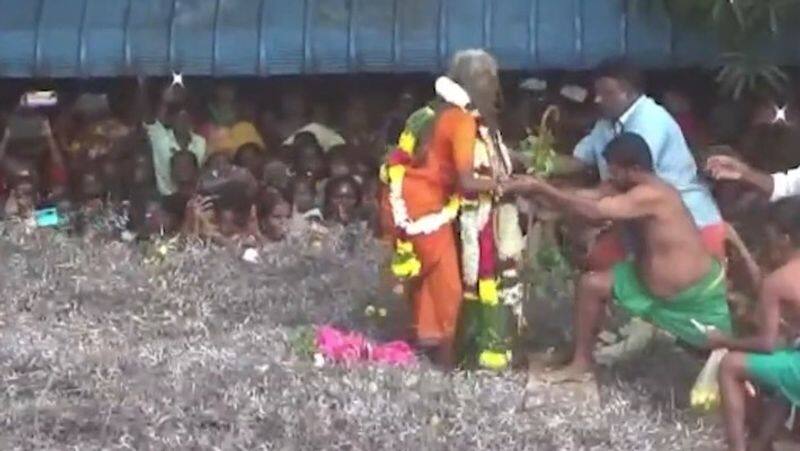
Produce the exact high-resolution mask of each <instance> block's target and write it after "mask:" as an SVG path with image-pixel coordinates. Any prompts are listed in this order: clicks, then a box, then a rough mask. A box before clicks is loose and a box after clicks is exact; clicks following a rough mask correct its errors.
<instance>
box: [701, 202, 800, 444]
mask: <svg viewBox="0 0 800 451" xmlns="http://www.w3.org/2000/svg"><path fill="white" fill-rule="evenodd" d="M771 213H772V214H771V216H772V218H771V219H772V221H770V222H771V225H770V227H769V229H768V232H769V233H767V236H768V241H769V253H770V257H771V258H770V259H771V260H774V263H775V266H779V268H778V269H777V270H775V271H774V272H772V273H771V274H770V275H768V276H767V277H766V278H765V279H764V281H763V283H762V285H761V289H760V293H759V299H758V306H757V309H758V317H759V318H760V324H759V328H758V332H757V333H756V334H755V335H753V336H751V337H744V338H731V337H729V336H727V335H725V334H723V333H719V332H716V331H715V332H710V333H709V337H708V338H709V342H710V344H711V346H712V347H718V348H727V349H729V350H730V352H729V353H728V354H726V355H725V357H724V358H723V360H722V363H721V364H720V372H719V383H720V390H721V392H722V406H723V417H724V420H725V429H726V433H727V434H726V435H727V438H728V446H729V449H731V450H736V451H739V450H745V449H753V450H762V449H770V443H771V442H772V438H773V436H774V434H775V432H776V429H777V426H780V425H781V423H782V421H783V420H784V419H785V418H786V415H787V414H788V410H789V409H788V408H789V406H790V405H791V404H793V405H797V404H800V350H798V349H797V348H796V347H780V346H779V345H778V340H779V334H780V329H781V323H782V318H781V311H782V309H783V308H784V307H785V308H786V309H787V310H788V311H790V312H791V316H796V315H800V278H798V275H800V250H798V247H800V198H787V199H784V200H782V201H779V202H778V203H776V204H775V205H774V206H773V207H772V209H771ZM787 316H789V315H787ZM790 332H791V331H790ZM794 332H795V334H790V336H792V335H795V336H796V329H795V331H794ZM748 380H749V381H752V382H753V383H754V384H756V385H758V386H759V387H762V388H766V389H768V390H770V391H772V392H774V394H775V395H776V396H775V398H776V399H774V400H773V402H772V403H771V405H770V406H769V407H768V409H769V410H768V411H767V412H766V415H764V416H763V417H762V419H763V424H762V425H761V426H760V427H759V431H758V434H757V437H754V438H753V441H752V443H751V444H750V447H749V448H746V446H747V445H746V442H745V400H746V394H745V393H746V392H745V382H746V381H748Z"/></svg>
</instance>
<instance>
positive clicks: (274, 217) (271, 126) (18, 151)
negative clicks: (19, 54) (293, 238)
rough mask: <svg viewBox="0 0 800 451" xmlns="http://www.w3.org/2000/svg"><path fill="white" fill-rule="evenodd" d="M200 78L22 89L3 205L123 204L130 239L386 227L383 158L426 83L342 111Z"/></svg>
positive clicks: (260, 237)
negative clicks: (121, 94)
mask: <svg viewBox="0 0 800 451" xmlns="http://www.w3.org/2000/svg"><path fill="white" fill-rule="evenodd" d="M128 85H131V83H130V81H128ZM197 85H198V87H197V89H193V85H192V84H191V83H190V82H184V80H183V79H182V77H180V76H176V77H175V78H174V79H173V80H172V82H170V81H169V80H164V79H162V80H159V82H158V83H156V82H154V81H151V80H148V79H146V78H144V77H140V78H139V79H137V83H136V91H137V92H136V95H129V96H127V98H125V99H124V102H118V103H122V105H115V104H113V101H112V100H110V96H109V95H107V94H104V93H78V95H77V96H72V97H73V98H72V99H67V98H66V97H67V96H66V95H65V96H63V98H59V93H58V92H42V91H39V92H29V93H27V94H24V95H22V99H21V101H20V102H19V103H16V104H15V105H13V107H11V108H7V109H6V111H4V114H3V117H2V125H3V130H4V132H3V138H2V146H1V147H0V161H1V162H2V172H1V173H0V200H1V201H2V204H1V205H0V206H2V208H0V217H2V218H7V219H10V218H21V219H25V220H29V221H31V223H34V222H38V223H39V224H40V225H42V224H43V223H46V222H47V221H48V218H49V220H50V221H51V222H55V221H58V222H60V223H64V222H77V223H80V222H86V220H87V218H91V216H92V213H93V212H95V211H99V210H105V211H107V210H108V209H114V210H115V211H118V212H120V213H121V217H124V218H125V222H126V223H125V224H120V227H119V238H122V239H126V240H133V239H146V238H148V237H152V236H154V235H159V236H161V235H173V234H185V235H193V236H198V237H201V238H204V239H208V240H211V241H214V242H217V243H221V244H226V245H231V244H241V243H253V244H263V243H264V242H269V241H279V240H282V239H283V238H284V236H285V235H286V233H287V230H288V229H290V228H295V229H296V228H301V227H311V228H315V229H319V230H325V229H329V228H331V227H338V226H348V225H352V224H361V225H363V226H365V227H366V228H368V229H370V230H372V231H374V232H378V229H377V228H378V221H377V190H378V179H377V174H378V168H379V164H380V161H381V159H382V158H383V155H384V153H385V149H386V148H387V147H388V146H391V145H393V143H394V142H396V140H397V136H398V135H399V134H400V132H401V130H402V127H403V125H404V121H405V117H406V116H407V115H408V114H410V113H411V112H412V110H413V108H415V107H416V105H417V100H416V97H415V96H414V94H412V93H411V92H402V93H400V95H399V96H398V98H397V99H396V101H395V100H394V99H388V100H389V101H390V102H394V103H395V105H393V106H391V107H389V108H387V109H385V110H384V111H385V114H383V115H381V116H375V114H376V113H377V111H374V108H372V109H370V108H369V107H370V106H369V105H367V103H366V102H365V101H364V100H362V99H360V98H356V97H352V98H348V99H346V101H344V102H342V103H340V104H339V105H338V108H337V114H336V115H335V117H334V115H332V114H331V113H330V110H329V107H328V106H327V105H326V104H324V103H322V102H315V103H314V104H313V105H312V104H311V102H310V99H309V96H308V95H307V94H306V93H304V92H303V91H300V90H293V91H291V92H286V93H282V94H281V95H280V97H279V99H278V102H276V103H277V105H276V107H277V108H271V109H268V108H263V107H262V106H261V105H256V104H255V102H253V101H252V100H251V99H248V97H247V96H246V95H245V93H243V92H242V91H239V90H238V89H237V88H238V86H237V85H236V84H235V83H226V82H220V83H216V84H214V85H213V86H208V85H207V84H205V86H203V85H204V84H203V83H198V84H197ZM273 110H277V111H273ZM334 119H335V120H334ZM45 212H46V213H47V214H45ZM54 218H55V219H54Z"/></svg>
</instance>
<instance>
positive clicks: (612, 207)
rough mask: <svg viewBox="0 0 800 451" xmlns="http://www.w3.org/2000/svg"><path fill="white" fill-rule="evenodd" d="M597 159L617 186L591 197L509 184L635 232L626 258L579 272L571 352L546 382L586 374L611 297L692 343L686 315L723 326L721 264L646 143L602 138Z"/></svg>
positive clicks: (528, 181)
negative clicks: (655, 168)
mask: <svg viewBox="0 0 800 451" xmlns="http://www.w3.org/2000/svg"><path fill="white" fill-rule="evenodd" d="M603 157H604V158H605V159H606V160H607V161H608V164H609V171H610V175H611V179H610V181H611V183H612V184H613V186H614V187H615V188H616V189H617V190H618V192H617V193H616V194H613V195H610V196H606V197H603V198H601V199H599V200H593V199H587V198H586V197H582V196H579V195H575V194H573V193H570V192H567V191H562V190H559V189H557V188H555V187H553V186H552V185H549V184H548V183H547V182H545V181H542V180H539V179H536V178H533V177H523V178H520V179H515V180H514V181H512V182H510V184H511V185H512V186H511V189H512V190H520V189H521V190H523V191H527V192H528V193H530V194H534V195H539V196H543V197H545V198H546V199H547V200H549V201H551V203H552V204H553V205H560V206H561V207H562V208H564V209H567V210H570V211H571V212H574V213H576V214H578V215H580V216H583V217H585V218H587V219H591V220H611V221H624V222H627V223H629V224H630V225H631V226H632V228H633V230H634V231H635V232H636V236H637V241H638V242H637V243H636V244H637V246H636V248H637V249H636V252H635V260H634V261H626V262H622V263H617V264H616V265H614V267H613V268H612V269H611V270H607V271H596V272H588V273H585V274H584V275H583V276H581V279H580V281H579V284H578V289H577V295H576V297H577V299H576V311H575V315H574V330H575V332H574V333H575V350H574V355H573V358H572V361H571V363H570V364H569V365H568V366H567V367H566V368H564V369H562V370H561V371H558V372H554V373H552V374H551V375H550V377H548V379H550V380H551V381H553V382H565V381H583V380H588V379H590V378H591V369H592V366H593V360H592V351H593V349H594V342H595V337H596V334H597V331H598V329H599V327H600V325H601V322H602V319H603V318H602V315H603V312H604V311H605V305H606V302H608V301H609V300H611V299H614V302H615V304H616V305H617V306H618V307H620V308H622V309H624V310H626V311H628V312H629V313H631V314H632V315H635V316H639V317H641V318H642V319H644V320H647V321H649V322H651V323H653V324H654V325H655V326H657V327H660V328H662V329H665V330H666V331H668V332H670V333H672V334H673V335H675V336H677V337H678V338H679V339H681V340H684V341H686V342H687V343H689V344H691V345H693V346H697V347H704V346H706V345H707V338H706V336H705V335H704V334H703V333H702V332H701V331H700V330H699V328H697V327H696V326H695V325H694V322H693V321H692V320H694V321H696V322H699V323H701V324H704V325H711V326H714V327H716V328H717V329H720V330H724V331H730V329H731V325H730V314H729V312H728V305H727V303H726V300H725V291H726V288H725V279H724V272H723V269H722V266H721V264H720V263H719V262H718V261H716V260H715V259H714V258H713V257H712V256H711V253H710V252H709V251H708V250H707V249H706V247H705V246H703V240H702V237H701V234H700V232H699V231H698V228H697V226H696V225H695V222H694V221H693V219H692V216H691V214H690V213H689V211H688V210H687V209H686V206H685V205H684V203H683V201H682V200H681V195H680V193H679V192H678V191H677V190H676V189H675V188H673V187H672V186H671V185H669V184H668V183H666V182H664V181H662V180H661V179H660V178H659V177H658V176H657V175H656V174H655V173H654V172H653V160H652V156H651V153H650V149H649V148H648V146H647V143H646V142H645V141H644V139H642V137H641V136H639V135H636V134H632V133H623V134H621V135H619V136H618V137H616V138H614V139H613V140H612V141H611V142H610V143H609V144H608V146H607V147H606V150H605V152H604V154H603ZM514 185H516V186H514ZM519 185H525V186H524V187H520V186H519Z"/></svg>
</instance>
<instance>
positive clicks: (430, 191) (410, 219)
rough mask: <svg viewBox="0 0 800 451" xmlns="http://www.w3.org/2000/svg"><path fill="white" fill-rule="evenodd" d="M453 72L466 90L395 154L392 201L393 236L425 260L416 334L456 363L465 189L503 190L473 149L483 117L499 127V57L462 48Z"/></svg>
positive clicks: (416, 301) (416, 285) (414, 287)
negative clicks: (482, 169)
mask: <svg viewBox="0 0 800 451" xmlns="http://www.w3.org/2000/svg"><path fill="white" fill-rule="evenodd" d="M447 76H448V78H449V80H450V81H452V82H454V83H455V84H457V85H458V86H459V87H460V88H461V89H460V90H459V91H460V92H461V93H462V94H463V95H462V97H464V96H466V98H462V99H455V100H454V99H448V98H441V99H440V103H439V104H438V105H437V106H436V108H435V117H434V120H433V123H432V124H433V125H432V126H431V127H430V129H429V130H427V131H425V132H424V133H422V136H421V137H420V139H419V140H418V142H417V143H416V149H415V150H412V151H411V152H409V153H403V152H402V151H395V152H394V153H393V155H391V156H390V157H389V162H388V165H389V167H390V168H391V169H390V170H389V171H388V179H389V181H388V185H389V189H388V201H389V202H388V203H389V208H390V209H391V213H392V214H391V217H392V218H391V219H392V224H391V225H392V230H393V231H394V236H393V237H394V238H395V239H397V240H400V241H401V242H403V243H405V245H406V246H409V247H411V248H413V251H411V252H413V255H414V257H415V258H416V259H417V260H418V261H419V262H420V263H421V265H420V268H419V273H418V274H416V277H414V278H413V280H412V281H411V284H410V291H411V293H410V294H411V297H412V300H413V311H414V329H415V334H416V339H417V341H418V344H419V345H420V346H423V347H428V348H435V350H436V352H435V358H436V360H437V361H438V363H439V364H441V365H444V366H452V365H454V364H455V349H454V341H455V334H456V328H457V325H458V321H459V313H460V310H461V304H462V300H463V298H464V293H463V291H464V289H463V285H462V277H461V268H460V264H459V247H458V243H457V239H456V232H455V230H454V226H453V221H454V220H455V219H456V217H457V215H458V212H459V203H460V199H461V198H462V197H463V198H469V197H476V196H477V195H479V194H490V195H491V194H497V191H498V190H499V187H500V182H501V181H500V180H498V179H497V178H496V177H479V176H477V175H476V173H475V165H474V151H475V146H476V140H477V139H479V125H481V126H484V127H486V128H488V130H490V132H492V133H491V134H492V135H495V133H494V132H495V131H496V130H497V128H498V103H499V92H500V90H499V81H498V67H497V63H496V61H495V60H494V58H493V57H492V56H491V55H489V54H488V53H486V52H485V51H482V50H465V51H462V52H459V53H457V54H456V55H455V57H454V58H453V61H452V63H451V66H450V70H449V71H448V74H447ZM439 94H440V97H446V96H441V93H439ZM406 150H408V149H406ZM509 186H510V185H509Z"/></svg>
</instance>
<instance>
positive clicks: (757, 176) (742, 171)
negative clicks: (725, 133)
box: [706, 155, 800, 200]
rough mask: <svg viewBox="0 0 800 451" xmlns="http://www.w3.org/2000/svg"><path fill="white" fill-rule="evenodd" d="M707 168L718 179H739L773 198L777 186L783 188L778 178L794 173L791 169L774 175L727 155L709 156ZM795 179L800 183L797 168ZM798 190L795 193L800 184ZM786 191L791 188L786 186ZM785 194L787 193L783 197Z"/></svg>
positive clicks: (798, 191)
mask: <svg viewBox="0 0 800 451" xmlns="http://www.w3.org/2000/svg"><path fill="white" fill-rule="evenodd" d="M706 170H707V171H708V172H709V173H710V174H711V176H712V177H714V178H715V179H716V180H738V181H740V182H743V183H746V184H748V185H751V186H753V187H755V188H757V189H758V190H759V191H761V192H763V193H764V194H766V195H768V196H772V197H773V200H777V199H774V197H775V191H776V188H781V187H776V185H775V181H776V179H781V177H780V176H784V178H787V177H788V176H790V175H791V174H792V171H790V172H788V173H786V174H777V175H776V177H773V176H771V175H769V174H766V173H764V172H761V171H759V170H757V169H753V168H751V167H750V166H749V165H748V164H747V163H745V162H743V161H741V160H739V159H737V158H734V157H730V156H727V155H715V156H713V157H711V158H709V159H708V161H707V162H706ZM794 179H796V180H797V181H796V182H795V183H796V184H797V185H800V170H797V174H796V175H794ZM781 180H783V179H781ZM785 184H786V185H787V187H788V186H790V185H791V182H790V181H789V180H786V183H785ZM796 190H797V192H796V193H795V194H800V186H798V187H797V188H796ZM785 191H789V189H788V188H786V189H785ZM787 195H791V194H787ZM785 196H786V195H784V196H781V197H785Z"/></svg>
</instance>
